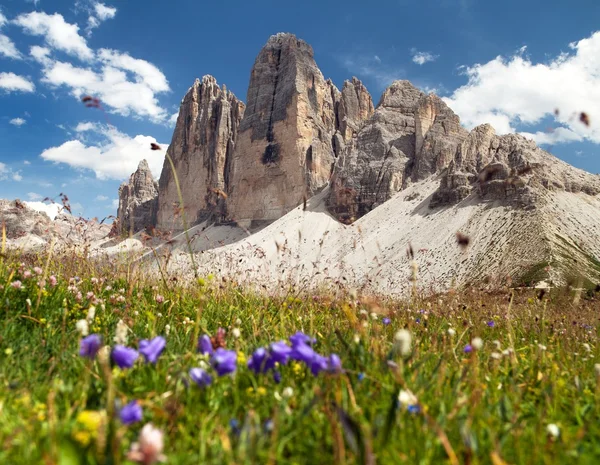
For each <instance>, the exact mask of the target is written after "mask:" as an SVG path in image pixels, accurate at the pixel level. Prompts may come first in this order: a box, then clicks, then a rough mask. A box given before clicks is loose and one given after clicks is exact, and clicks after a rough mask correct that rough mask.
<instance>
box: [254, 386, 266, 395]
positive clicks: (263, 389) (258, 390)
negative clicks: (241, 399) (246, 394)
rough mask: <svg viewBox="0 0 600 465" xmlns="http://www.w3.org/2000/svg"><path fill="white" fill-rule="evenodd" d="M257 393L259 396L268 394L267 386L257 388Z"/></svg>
mask: <svg viewBox="0 0 600 465" xmlns="http://www.w3.org/2000/svg"><path fill="white" fill-rule="evenodd" d="M256 393H257V394H258V395H259V396H266V395H267V388H265V387H263V386H260V387H259V388H258V389H256Z"/></svg>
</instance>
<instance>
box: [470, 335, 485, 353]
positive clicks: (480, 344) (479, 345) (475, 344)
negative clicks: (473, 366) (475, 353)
mask: <svg viewBox="0 0 600 465" xmlns="http://www.w3.org/2000/svg"><path fill="white" fill-rule="evenodd" d="M471 346H473V349H475V350H481V348H482V347H483V340H482V339H481V338H480V337H475V338H473V340H472V341H471Z"/></svg>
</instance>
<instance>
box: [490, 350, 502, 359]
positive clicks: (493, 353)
mask: <svg viewBox="0 0 600 465" xmlns="http://www.w3.org/2000/svg"><path fill="white" fill-rule="evenodd" d="M490 357H492V358H493V359H494V360H500V359H501V358H502V354H500V353H498V352H492V353H491V354H490Z"/></svg>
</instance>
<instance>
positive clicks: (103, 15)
mask: <svg viewBox="0 0 600 465" xmlns="http://www.w3.org/2000/svg"><path fill="white" fill-rule="evenodd" d="M94 10H95V12H96V16H97V17H98V19H99V20H100V21H106V20H107V19H112V18H114V17H115V15H116V14H117V9H116V8H115V7H112V6H106V5H105V4H104V3H100V2H97V3H95V4H94Z"/></svg>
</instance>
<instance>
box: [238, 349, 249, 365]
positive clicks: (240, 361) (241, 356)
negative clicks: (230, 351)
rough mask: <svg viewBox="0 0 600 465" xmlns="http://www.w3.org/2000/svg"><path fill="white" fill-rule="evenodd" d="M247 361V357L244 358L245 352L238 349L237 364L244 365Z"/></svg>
mask: <svg viewBox="0 0 600 465" xmlns="http://www.w3.org/2000/svg"><path fill="white" fill-rule="evenodd" d="M247 361H248V359H246V354H245V353H244V352H242V351H241V350H239V351H238V353H237V362H238V365H245V364H246V362H247Z"/></svg>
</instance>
